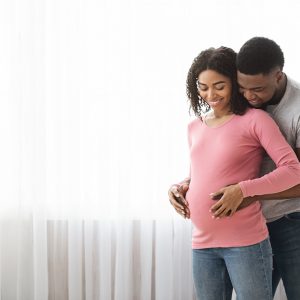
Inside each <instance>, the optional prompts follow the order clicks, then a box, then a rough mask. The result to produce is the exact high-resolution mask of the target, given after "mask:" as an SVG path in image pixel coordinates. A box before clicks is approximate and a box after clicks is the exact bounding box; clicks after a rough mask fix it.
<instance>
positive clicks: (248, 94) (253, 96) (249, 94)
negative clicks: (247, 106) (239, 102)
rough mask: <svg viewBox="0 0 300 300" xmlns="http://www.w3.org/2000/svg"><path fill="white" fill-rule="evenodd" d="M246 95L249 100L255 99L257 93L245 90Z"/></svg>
mask: <svg viewBox="0 0 300 300" xmlns="http://www.w3.org/2000/svg"><path fill="white" fill-rule="evenodd" d="M244 97H245V98H246V99H247V100H253V99H255V97H256V96H255V94H254V93H253V92H252V91H249V90H247V91H244Z"/></svg>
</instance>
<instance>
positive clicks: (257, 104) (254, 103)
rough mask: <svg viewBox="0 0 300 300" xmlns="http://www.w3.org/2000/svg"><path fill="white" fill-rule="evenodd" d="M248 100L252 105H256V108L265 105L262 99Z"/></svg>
mask: <svg viewBox="0 0 300 300" xmlns="http://www.w3.org/2000/svg"><path fill="white" fill-rule="evenodd" d="M248 102H249V104H250V105H251V106H252V107H255V108H260V107H262V105H263V103H262V102H261V101H248Z"/></svg>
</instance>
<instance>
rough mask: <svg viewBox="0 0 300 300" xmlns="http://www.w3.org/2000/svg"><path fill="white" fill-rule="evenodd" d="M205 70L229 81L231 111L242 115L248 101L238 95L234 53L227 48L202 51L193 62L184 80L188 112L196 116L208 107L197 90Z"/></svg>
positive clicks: (247, 105)
mask: <svg viewBox="0 0 300 300" xmlns="http://www.w3.org/2000/svg"><path fill="white" fill-rule="evenodd" d="M205 70H213V71H216V72H218V73H220V74H222V75H224V76H226V77H228V78H229V79H230V80H231V83H232V96H231V101H230V106H231V108H230V109H231V111H232V112H233V113H234V114H237V115H243V114H244V113H245V111H246V110H247V108H248V107H249V104H248V101H247V100H246V99H245V98H244V97H243V96H242V95H241V94H240V93H239V87H238V83H237V68H236V53H235V52H234V51H233V50H232V49H231V48H227V47H220V48H217V49H215V48H209V49H207V50H204V51H202V52H201V53H200V54H199V55H198V56H197V57H196V58H195V59H194V61H193V63H192V65H191V67H190V69H189V72H188V75H187V80H186V94H187V96H188V99H189V101H190V110H191V109H193V111H194V113H195V115H196V116H200V115H201V112H207V111H208V110H209V109H210V106H209V105H208V104H207V103H206V102H205V101H204V99H202V98H201V96H200V95H199V92H198V88H197V79H198V76H199V74H200V73H201V72H203V71H205Z"/></svg>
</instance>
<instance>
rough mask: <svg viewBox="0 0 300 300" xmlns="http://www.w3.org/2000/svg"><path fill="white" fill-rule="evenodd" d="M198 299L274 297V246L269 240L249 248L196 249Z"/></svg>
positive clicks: (239, 299) (194, 265)
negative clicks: (233, 292) (234, 295)
mask: <svg viewBox="0 0 300 300" xmlns="http://www.w3.org/2000/svg"><path fill="white" fill-rule="evenodd" d="M193 277H194V285H195V289H196V294H197V299H201V300H230V299H231V294H232V286H233V288H234V290H235V292H236V295H237V299H238V300H271V299H272V249H271V245H270V241H269V239H266V240H264V241H262V242H260V243H258V244H255V245H251V246H245V247H230V248H208V249H193Z"/></svg>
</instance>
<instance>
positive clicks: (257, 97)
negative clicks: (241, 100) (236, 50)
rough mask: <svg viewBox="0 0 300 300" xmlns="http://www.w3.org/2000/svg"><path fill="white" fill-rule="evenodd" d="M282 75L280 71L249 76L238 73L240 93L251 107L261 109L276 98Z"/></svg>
mask: <svg viewBox="0 0 300 300" xmlns="http://www.w3.org/2000/svg"><path fill="white" fill-rule="evenodd" d="M282 75H283V73H282V72H281V71H280V70H274V71H272V72H270V73H269V74H266V75H264V74H256V75H247V74H244V73H241V72H239V71H238V73H237V77H238V84H239V87H240V89H239V90H240V93H241V94H242V95H243V96H244V97H245V98H246V99H247V100H248V101H249V103H250V105H251V106H254V107H261V106H262V105H263V104H265V103H267V102H269V101H270V100H273V99H274V98H276V95H277V94H278V89H279V81H280V79H281V77H282Z"/></svg>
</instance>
